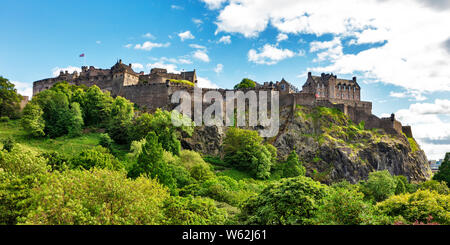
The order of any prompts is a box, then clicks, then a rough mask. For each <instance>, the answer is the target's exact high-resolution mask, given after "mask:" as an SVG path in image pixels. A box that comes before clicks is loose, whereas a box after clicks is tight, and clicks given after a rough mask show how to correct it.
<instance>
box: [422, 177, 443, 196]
mask: <svg viewBox="0 0 450 245" xmlns="http://www.w3.org/2000/svg"><path fill="white" fill-rule="evenodd" d="M419 189H420V190H430V191H436V192H437V193H439V194H441V195H449V194H450V189H449V188H448V186H447V184H446V183H445V182H444V181H441V182H439V181H437V180H428V181H425V182H423V183H420V184H419Z"/></svg>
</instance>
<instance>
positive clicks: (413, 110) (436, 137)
mask: <svg viewBox="0 0 450 245" xmlns="http://www.w3.org/2000/svg"><path fill="white" fill-rule="evenodd" d="M448 113H450V101H449V100H440V99H436V100H435V102H434V103H416V104H412V105H410V107H409V108H408V109H402V110H399V111H397V112H396V113H395V116H396V118H397V119H398V120H399V121H401V122H402V124H403V125H411V126H412V130H413V136H414V138H415V139H416V140H417V142H418V143H419V145H420V146H421V148H422V149H423V150H424V151H425V153H426V155H427V157H428V158H429V159H440V158H443V156H444V155H445V152H448V151H449V149H450V143H449V142H450V124H448V123H445V122H444V120H443V119H442V118H441V115H444V114H448Z"/></svg>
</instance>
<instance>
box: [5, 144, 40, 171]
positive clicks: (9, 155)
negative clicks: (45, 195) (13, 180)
mask: <svg viewBox="0 0 450 245" xmlns="http://www.w3.org/2000/svg"><path fill="white" fill-rule="evenodd" d="M0 168H2V169H3V170H4V171H6V172H9V173H12V174H14V175H16V176H27V175H39V174H43V173H45V172H47V170H48V167H47V160H46V159H45V158H43V157H40V156H38V153H37V152H35V151H32V150H29V149H26V148H24V147H23V146H22V145H20V144H17V145H16V146H15V147H14V148H13V149H12V151H11V152H6V151H0Z"/></svg>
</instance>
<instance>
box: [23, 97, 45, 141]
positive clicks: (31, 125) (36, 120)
mask: <svg viewBox="0 0 450 245" xmlns="http://www.w3.org/2000/svg"><path fill="white" fill-rule="evenodd" d="M43 114H44V111H43V110H42V108H41V107H40V106H39V105H38V104H35V103H34V102H33V101H32V102H30V103H28V104H27V105H26V106H25V108H24V109H23V116H22V119H21V124H22V127H23V128H24V130H25V131H26V132H27V133H28V134H30V135H32V136H34V137H42V136H44V135H45V133H44V128H45V120H44V118H43V116H42V115H43Z"/></svg>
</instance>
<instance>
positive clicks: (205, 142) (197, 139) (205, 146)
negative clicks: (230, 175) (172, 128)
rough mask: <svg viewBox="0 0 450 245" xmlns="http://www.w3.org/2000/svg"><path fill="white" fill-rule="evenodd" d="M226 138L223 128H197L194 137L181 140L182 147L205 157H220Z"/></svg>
mask: <svg viewBox="0 0 450 245" xmlns="http://www.w3.org/2000/svg"><path fill="white" fill-rule="evenodd" d="M224 136H225V134H224V128H221V127H215V126H214V127H206V126H201V127H196V128H195V130H194V133H193V134H192V137H190V138H183V139H182V140H181V146H182V147H183V149H186V150H193V151H196V152H200V153H202V154H204V155H211V156H220V155H221V149H222V147H221V146H222V139H223V137H224Z"/></svg>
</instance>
